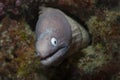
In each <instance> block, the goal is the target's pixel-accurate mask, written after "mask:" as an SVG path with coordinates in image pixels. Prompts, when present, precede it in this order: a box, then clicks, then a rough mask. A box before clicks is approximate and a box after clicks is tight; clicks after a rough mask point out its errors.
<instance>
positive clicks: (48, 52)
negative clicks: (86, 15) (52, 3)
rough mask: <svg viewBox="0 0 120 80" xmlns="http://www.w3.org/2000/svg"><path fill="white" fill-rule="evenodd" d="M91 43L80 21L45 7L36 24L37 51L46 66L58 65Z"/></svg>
mask: <svg viewBox="0 0 120 80" xmlns="http://www.w3.org/2000/svg"><path fill="white" fill-rule="evenodd" d="M88 43H89V35H88V32H87V31H86V30H85V29H84V27H83V26H81V25H80V24H79V23H78V22H76V21H75V20H73V19H72V18H70V17H69V16H67V15H66V14H65V13H63V12H62V11H60V10H58V9H54V8H45V9H43V10H42V13H41V14H40V16H39V19H38V21H37V24H36V43H35V46H36V53H37V56H39V57H40V58H41V64H42V65H44V66H56V65H58V64H60V63H61V62H62V61H63V60H64V59H65V58H67V57H68V56H69V55H71V54H75V53H76V52H77V51H79V50H80V49H82V48H84V47H86V46H87V45H88Z"/></svg>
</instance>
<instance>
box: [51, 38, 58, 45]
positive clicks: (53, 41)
mask: <svg viewBox="0 0 120 80" xmlns="http://www.w3.org/2000/svg"><path fill="white" fill-rule="evenodd" d="M51 44H52V45H53V46H57V40H56V38H54V37H53V38H51Z"/></svg>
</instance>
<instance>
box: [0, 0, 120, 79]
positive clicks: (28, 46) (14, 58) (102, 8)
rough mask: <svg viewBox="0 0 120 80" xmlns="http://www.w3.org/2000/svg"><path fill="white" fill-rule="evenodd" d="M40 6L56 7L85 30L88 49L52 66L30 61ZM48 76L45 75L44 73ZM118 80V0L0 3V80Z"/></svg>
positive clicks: (15, 0)
mask: <svg viewBox="0 0 120 80" xmlns="http://www.w3.org/2000/svg"><path fill="white" fill-rule="evenodd" d="M41 6H46V7H54V8H58V9H61V10H62V11H64V12H65V13H66V14H67V15H69V16H71V17H72V18H74V19H75V20H76V21H78V22H80V23H81V24H82V25H83V26H85V28H86V29H87V30H88V32H89V34H90V36H91V42H90V44H89V46H88V47H86V48H85V49H83V50H81V51H79V52H78V53H76V54H74V55H72V56H70V57H69V58H68V59H66V60H64V62H63V63H62V64H60V65H59V66H58V67H56V68H50V69H42V68H41V65H40V62H39V59H37V58H36V57H35V53H36V52H35V49H34V45H35V44H34V42H35V36H34V29H35V26H36V21H37V19H38V15H39V11H40V7H41ZM48 73H49V74H48ZM63 79H64V80H120V1H119V0H0V80H63Z"/></svg>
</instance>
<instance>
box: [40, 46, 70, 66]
mask: <svg viewBox="0 0 120 80" xmlns="http://www.w3.org/2000/svg"><path fill="white" fill-rule="evenodd" d="M67 50H68V48H67V47H62V48H59V49H58V50H56V51H55V52H53V53H52V54H50V55H48V56H46V57H44V58H41V63H42V65H44V66H51V65H52V64H53V65H56V64H59V60H61V59H62V57H63V56H64V55H65V53H66V51H67Z"/></svg>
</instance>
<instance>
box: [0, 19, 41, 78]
mask: <svg viewBox="0 0 120 80" xmlns="http://www.w3.org/2000/svg"><path fill="white" fill-rule="evenodd" d="M37 69H39V62H37V60H36V58H35V49H34V33H33V32H32V30H31V28H30V26H29V25H28V24H27V23H25V21H24V20H21V21H15V20H12V19H10V18H9V17H6V18H4V19H3V20H2V22H1V23H0V77H1V79H2V80H6V78H8V80H34V78H37V76H36V75H37V73H36V72H37ZM1 79H0V80H1ZM36 80H37V79H36Z"/></svg>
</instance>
